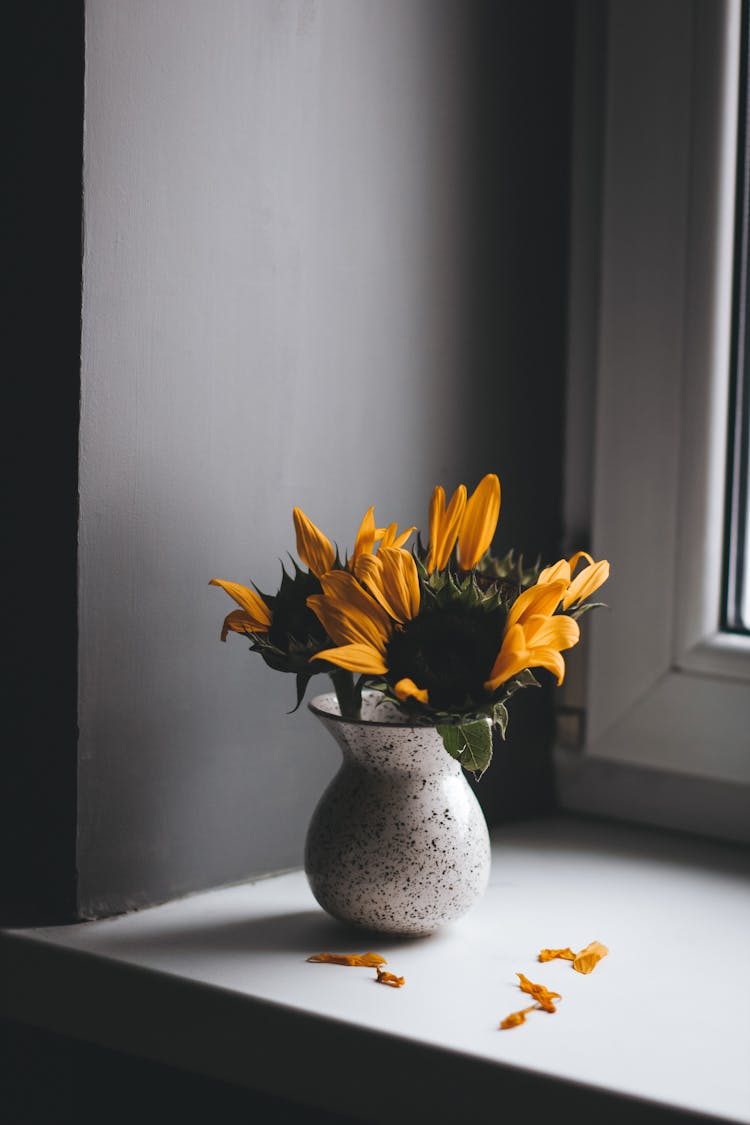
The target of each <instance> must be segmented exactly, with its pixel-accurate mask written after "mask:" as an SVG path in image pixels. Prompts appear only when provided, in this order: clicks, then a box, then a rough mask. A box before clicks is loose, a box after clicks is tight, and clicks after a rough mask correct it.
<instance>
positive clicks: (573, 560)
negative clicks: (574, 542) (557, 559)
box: [568, 551, 594, 577]
mask: <svg viewBox="0 0 750 1125" xmlns="http://www.w3.org/2000/svg"><path fill="white" fill-rule="evenodd" d="M581 559H585V560H586V562H587V563H588V564H589V566H593V565H594V560H593V559H592V557H591V555H590V554H589V553H588V551H576V553H575V554H574V555H571V556H570V558H569V559H568V565H569V567H570V574H571V577H572V576H573V575H574V574H575V572H576V567H577V566H578V564H579V562H580V561H581Z"/></svg>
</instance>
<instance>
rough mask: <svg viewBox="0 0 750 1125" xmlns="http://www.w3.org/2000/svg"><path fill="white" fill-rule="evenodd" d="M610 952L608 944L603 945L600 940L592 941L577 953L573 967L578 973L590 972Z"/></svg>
mask: <svg viewBox="0 0 750 1125" xmlns="http://www.w3.org/2000/svg"><path fill="white" fill-rule="evenodd" d="M608 953H609V950H608V949H607V947H606V945H602V943H601V942H600V941H592V942H590V944H589V945H587V946H586V948H585V949H582V950H581V951H580V953H578V954H577V955H576V957H575V960H574V961H573V968H574V969H575V970H576V972H577V973H590V972H591V971H592V970H593V969H594V968H595V967H596V966H597V965H598V964H599V962H600V961H601V959H602V957H606V956H607V954H608Z"/></svg>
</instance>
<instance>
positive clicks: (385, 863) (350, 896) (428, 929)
mask: <svg viewBox="0 0 750 1125" xmlns="http://www.w3.org/2000/svg"><path fill="white" fill-rule="evenodd" d="M308 707H309V710H310V711H311V712H312V713H313V714H314V715H316V716H317V717H318V719H319V720H320V721H321V722H322V723H323V725H324V726H325V727H326V729H327V730H328V731H329V732H330V733H331V734H332V735H333V737H334V738H335V740H336V742H337V743H338V745H339V747H340V749H341V752H342V756H343V761H342V763H341V766H340V768H339V770H338V773H337V774H336V775H335V777H334V778H333V779H332V781H331V782H330V783H329V785H328V787H327V788H326V790H325V792H324V793H323V795H322V796H321V798H320V800H319V801H318V804H317V806H316V808H315V810H314V812H313V815H312V818H311V820H310V824H309V827H308V830H307V838H306V843H305V874H306V875H307V879H308V882H309V884H310V889H311V890H312V893H313V895H314V896H315V898H316V899H317V901H318V903H319V904H320V905H321V906H322V907H323V909H324V910H325V911H327V912H328V913H329V914H331V915H332V916H333V917H334V918H338V919H340V920H341V921H344V922H348V923H351V924H353V925H356V926H360V927H364V928H366V929H370V930H375V931H379V932H382V933H393V934H429V933H432V932H434V931H435V930H436V929H438V928H439V927H440V926H443V925H445V924H446V923H449V922H453V921H455V920H456V919H457V918H459V917H461V915H463V914H465V913H466V911H467V910H469V909H470V908H471V907H472V906H473V905H474V903H475V902H477V901H478V900H479V899H480V898H481V896H482V895H483V894H484V892H485V890H486V888H487V883H488V880H489V874H490V840H489V832H488V830H487V822H486V820H485V817H484V813H483V812H482V809H481V806H480V805H479V802H478V801H477V798H476V796H475V795H474V792H473V790H472V788H471V786H470V785H469V782H468V779H467V777H466V775H465V772H464V770H463V768H462V766H460V765H459V763H458V762H457V761H455V760H454V759H453V758H451V757H450V755H449V754H448V753H447V751H446V749H445V747H444V745H443V741H442V739H441V737H440V735H439V734H438V732H437V730H436V729H435V728H434V727H430V726H411V725H406V724H404V722H403V717H401V716H399V713H398V711H397V709H396V708H394V707H393V706H392V705H391V704H390V703H387V702H383V701H382V697H381V696H380V694H379V693H378V692H364V693H363V705H362V715H363V718H362V719H361V720H349V719H342V718H341V715H340V712H339V707H338V703H337V700H336V696H335V694H334V693H333V692H331V693H329V694H324V695H319V696H316V698H315V699H313V700H312V702H311V703H310V704H308Z"/></svg>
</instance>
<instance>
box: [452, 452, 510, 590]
mask: <svg viewBox="0 0 750 1125" xmlns="http://www.w3.org/2000/svg"><path fill="white" fill-rule="evenodd" d="M499 515H500V481H499V479H498V478H497V476H496V475H495V474H494V473H488V474H487V476H485V477H483V478H482V480H481V481H480V482H479V484H478V485H477V487H476V488H475V489H474V491H473V493H472V494H471V496H470V497H469V499H468V500H467V502H466V511H465V512H464V518H463V520H462V521H461V529H460V531H459V533H458V563H459V566H460V567H461V569H462V570H471V569H472V568H473V567H475V566H476V565H477V563H478V562H479V560H480V559H481V558H482V556H483V555H484V553H485V551H486V550H487V549H488V548H489V546H490V544H491V543H492V540H493V539H494V537H495V531H496V529H497V520H498V516H499Z"/></svg>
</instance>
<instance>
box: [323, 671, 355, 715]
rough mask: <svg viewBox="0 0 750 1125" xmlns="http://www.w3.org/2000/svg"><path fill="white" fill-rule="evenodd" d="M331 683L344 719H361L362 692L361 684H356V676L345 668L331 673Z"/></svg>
mask: <svg viewBox="0 0 750 1125" xmlns="http://www.w3.org/2000/svg"><path fill="white" fill-rule="evenodd" d="M329 675H330V677H331V683H332V684H333V687H334V690H335V692H336V698H337V699H338V701H339V710H340V711H341V715H342V718H344V719H359V718H360V707H361V704H362V691H361V688H360V687H359V684H355V683H354V676H353V675H352V673H351V672H347V671H345V670H344V669H343V668H342V669H341V670H340V671H338V672H330V673H329Z"/></svg>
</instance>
